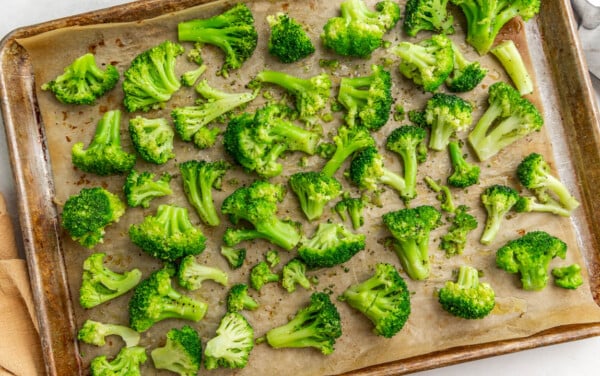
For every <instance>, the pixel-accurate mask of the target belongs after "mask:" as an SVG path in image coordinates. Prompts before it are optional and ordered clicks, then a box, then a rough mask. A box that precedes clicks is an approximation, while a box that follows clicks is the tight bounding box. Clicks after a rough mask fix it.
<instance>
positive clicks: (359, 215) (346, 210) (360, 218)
mask: <svg viewBox="0 0 600 376" xmlns="http://www.w3.org/2000/svg"><path fill="white" fill-rule="evenodd" d="M365 205H366V203H365V200H364V199H363V198H362V197H350V196H349V195H344V196H343V197H342V199H341V200H340V201H338V202H337V203H336V204H335V206H334V207H333V209H334V210H335V211H336V212H337V213H338V214H339V216H340V218H341V219H342V221H345V220H346V218H348V217H350V222H352V228H354V229H355V230H357V229H358V228H360V227H362V225H363V224H364V223H365V218H364V215H363V210H364V209H365Z"/></svg>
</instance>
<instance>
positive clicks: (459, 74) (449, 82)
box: [446, 42, 488, 93]
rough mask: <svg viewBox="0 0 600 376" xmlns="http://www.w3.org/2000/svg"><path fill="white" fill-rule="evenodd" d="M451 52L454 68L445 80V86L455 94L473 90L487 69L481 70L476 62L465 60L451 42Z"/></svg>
mask: <svg viewBox="0 0 600 376" xmlns="http://www.w3.org/2000/svg"><path fill="white" fill-rule="evenodd" d="M452 50H453V51H454V68H453V69H452V72H450V75H449V76H448V78H446V86H447V87H448V89H449V90H450V91H452V92H455V93H464V92H467V91H471V90H473V89H475V87H476V86H477V85H479V83H480V82H481V81H483V79H484V78H485V76H486V75H487V72H488V71H487V69H485V68H483V67H482V66H481V64H479V62H478V61H473V62H471V61H469V60H467V59H465V57H464V55H463V54H462V52H461V51H460V49H459V48H458V46H457V45H456V44H455V43H454V42H452Z"/></svg>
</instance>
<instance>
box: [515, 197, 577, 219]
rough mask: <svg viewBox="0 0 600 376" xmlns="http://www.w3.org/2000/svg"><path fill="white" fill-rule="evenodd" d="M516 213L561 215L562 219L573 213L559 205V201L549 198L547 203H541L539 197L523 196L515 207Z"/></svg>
mask: <svg viewBox="0 0 600 376" xmlns="http://www.w3.org/2000/svg"><path fill="white" fill-rule="evenodd" d="M513 209H514V211H516V212H517V213H531V212H538V213H552V214H555V215H560V216H562V217H570V216H571V212H570V211H569V210H567V209H565V208H564V207H562V206H561V205H560V203H558V201H556V200H554V199H552V198H548V199H546V201H544V202H541V201H539V199H538V198H537V197H533V196H521V197H519V199H518V200H517V203H516V204H515V206H513Z"/></svg>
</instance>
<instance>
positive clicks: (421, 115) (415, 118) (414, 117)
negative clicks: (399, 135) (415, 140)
mask: <svg viewBox="0 0 600 376" xmlns="http://www.w3.org/2000/svg"><path fill="white" fill-rule="evenodd" d="M408 120H410V122H411V123H413V124H414V125H416V126H419V127H421V128H427V122H426V121H425V111H419V110H410V111H408Z"/></svg>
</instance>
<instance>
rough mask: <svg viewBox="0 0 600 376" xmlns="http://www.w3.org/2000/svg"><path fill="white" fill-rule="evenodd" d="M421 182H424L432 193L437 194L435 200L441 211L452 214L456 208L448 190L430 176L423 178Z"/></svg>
mask: <svg viewBox="0 0 600 376" xmlns="http://www.w3.org/2000/svg"><path fill="white" fill-rule="evenodd" d="M423 180H425V183H426V184H427V186H428V187H429V188H430V189H431V190H432V191H434V192H435V193H437V195H436V197H435V198H436V199H437V200H438V201H439V202H440V204H441V208H442V210H443V211H445V212H448V213H454V211H455V210H456V206H455V205H454V198H453V197H452V192H450V188H448V187H447V186H445V185H441V184H440V183H439V182H437V181H435V180H434V179H433V178H432V177H431V176H425V178H424V179H423Z"/></svg>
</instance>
